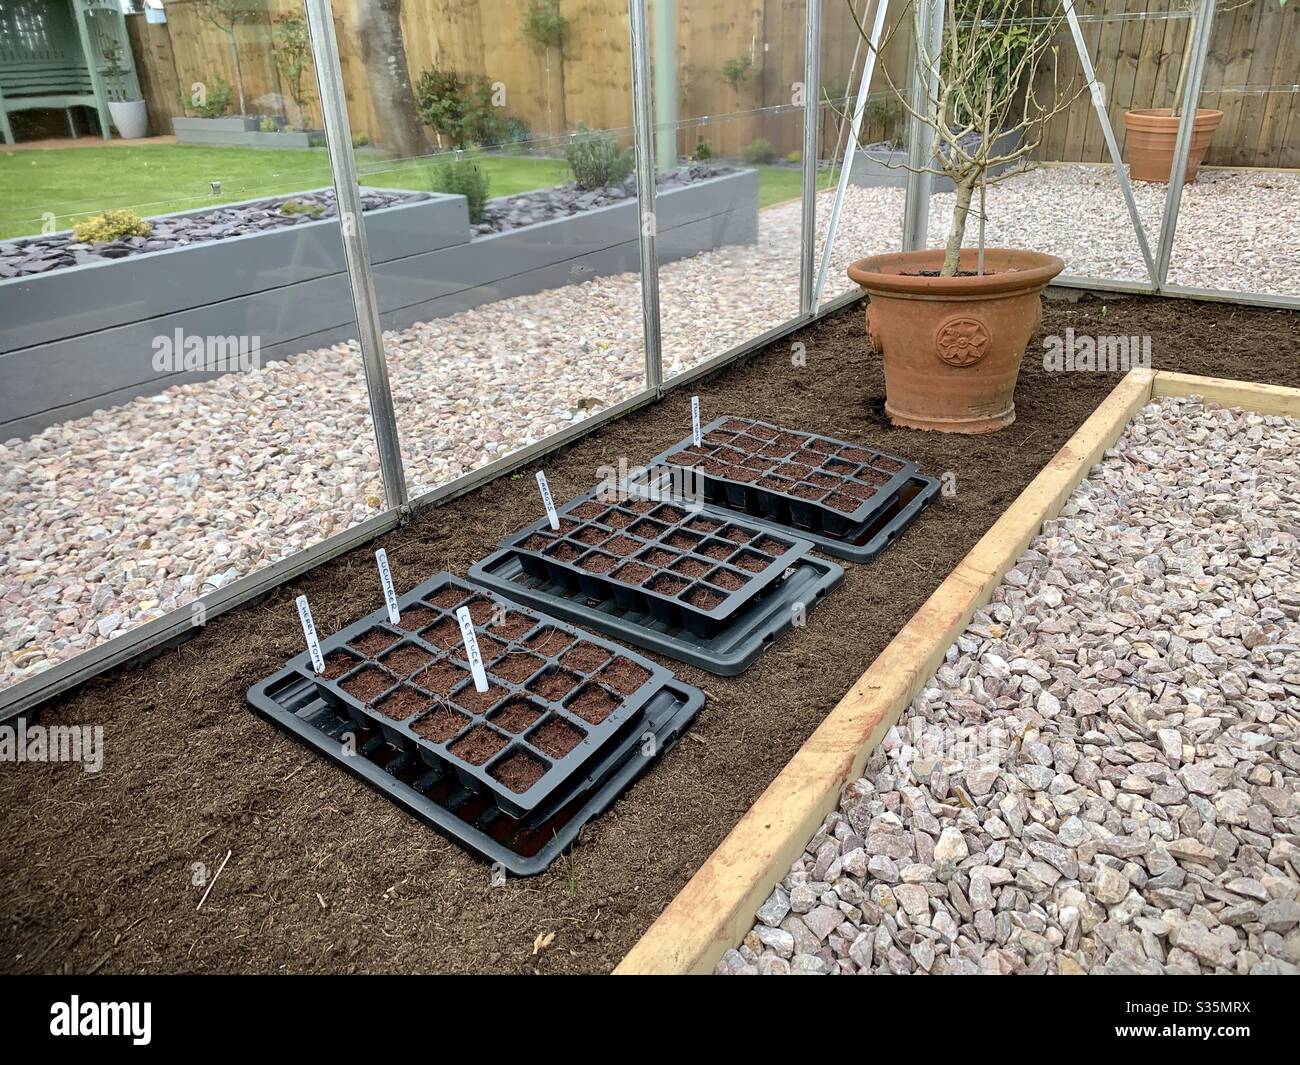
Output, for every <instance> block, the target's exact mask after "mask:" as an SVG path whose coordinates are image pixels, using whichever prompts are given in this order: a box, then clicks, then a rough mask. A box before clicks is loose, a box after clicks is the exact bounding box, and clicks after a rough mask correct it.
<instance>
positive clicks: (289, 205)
mask: <svg viewBox="0 0 1300 1065" xmlns="http://www.w3.org/2000/svg"><path fill="white" fill-rule="evenodd" d="M280 213H281V214H282V215H285V216H287V217H289V218H296V217H297V216H298V215H300V214H305V215H306V216H307V217H308V218H319V217H320V216H321V215H323V214H324V213H325V208H324V207H322V206H321V205H320V204H318V203H307V202H305V201H303V200H285V201H284V203H282V204H280Z"/></svg>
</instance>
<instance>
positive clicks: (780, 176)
mask: <svg viewBox="0 0 1300 1065" xmlns="http://www.w3.org/2000/svg"><path fill="white" fill-rule="evenodd" d="M482 163H483V167H484V169H485V170H486V171H487V174H488V179H489V182H490V189H491V193H490V194H491V195H492V196H509V195H512V194H514V193H517V192H527V191H529V190H531V189H540V188H546V187H547V186H550V185H558V184H562V183H563V182H565V181H568V180H570V175H569V168H568V167H567V166H566V165H565V163H563V162H562V161H557V160H554V159H543V158H523V157H518V156H499V155H488V156H483V157H482ZM357 165H358V170H359V172H360V177H361V181H362V183H364V184H368V185H375V186H381V187H387V188H399V189H429V188H431V187H432V184H433V171H434V169H435V164H433V163H432V162H431V161H429V160H411V161H404V162H392V161H390V160H386V159H382V158H379V157H376V156H366V155H359V156H358V157H357ZM331 180H332V179H331V175H330V169H329V162H328V160H327V158H326V155H325V152H324V151H323V150H308V151H267V150H261V149H256V148H204V147H200V146H197V145H182V144H167V145H152V146H141V147H131V148H128V147H119V148H53V149H48V150H39V149H37V150H28V151H3V150H0V238H6V237H17V236H25V235H29V234H33V233H39V232H40V231H41V230H42V228H43V225H44V222H45V220H46V219H47V217H48V214H51V213H52V214H53V215H54V226H55V228H57V229H67V228H68V227H70V226H71V225H72V223H73V222H75V221H77V220H78V219H80V218H83V217H86V216H88V215H94V214H99V213H101V212H103V211H106V210H111V209H114V208H123V207H129V208H131V209H132V210H134V211H135V212H136V213H137V214H140V215H142V216H149V215H158V214H166V213H167V212H169V211H184V210H189V209H192V208H196V207H204V206H209V205H213V204H218V203H228V202H230V201H233V200H248V199H253V198H256V197H259V196H275V195H284V194H287V193H293V192H300V191H303V190H305V189H314V188H320V187H322V186H326V185H329V184H330V183H331ZM824 180H826V181H833V180H834V177H833V175H832V174H831V173H830V172H827V173H826V174H825V176H824ZM214 181H219V182H221V193H220V195H219V196H218V195H213V193H212V184H211V183H212V182H214ZM801 181H802V175H801V173H800V171H799V170H798V169H796V168H792V167H781V166H764V167H760V168H759V206H760V207H767V206H770V205H771V204H774V203H781V202H783V201H785V200H792V199H797V198H798V197H799V193H800V186H801Z"/></svg>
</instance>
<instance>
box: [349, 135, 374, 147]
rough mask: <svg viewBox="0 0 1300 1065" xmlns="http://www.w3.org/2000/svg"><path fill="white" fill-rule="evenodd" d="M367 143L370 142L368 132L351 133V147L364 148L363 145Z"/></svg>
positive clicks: (365, 145)
mask: <svg viewBox="0 0 1300 1065" xmlns="http://www.w3.org/2000/svg"><path fill="white" fill-rule="evenodd" d="M369 144H370V134H369V133H364V132H363V133H354V134H352V147H354V148H365V147H367V146H368V145H369Z"/></svg>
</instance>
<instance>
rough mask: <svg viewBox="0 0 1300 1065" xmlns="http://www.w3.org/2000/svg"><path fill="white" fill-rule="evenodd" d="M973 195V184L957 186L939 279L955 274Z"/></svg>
mask: <svg viewBox="0 0 1300 1065" xmlns="http://www.w3.org/2000/svg"><path fill="white" fill-rule="evenodd" d="M974 193H975V186H974V184H973V183H962V184H959V185H958V186H957V199H956V202H954V203H953V205H952V226H951V227H950V228H949V230H948V247H947V250H946V251H945V253H944V257H943V269H942V270H940V271H939V276H940V277H952V276H953V275H954V274H956V273H957V258H958V256H959V255H961V244H962V241H963V240H965V239H966V219H967V217H968V216H969V215H970V201H971V196H972V195H974Z"/></svg>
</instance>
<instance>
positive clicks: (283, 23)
mask: <svg viewBox="0 0 1300 1065" xmlns="http://www.w3.org/2000/svg"><path fill="white" fill-rule="evenodd" d="M271 61H272V62H273V63H275V69H276V70H278V71H279V72H280V76H281V77H282V78H283V79H284V82H285V84H286V85H287V86H288V88H289V98H290V99H291V100H293V106H294V108H295V109H296V110H297V112H298V128H299V129H306V128H307V126H308V125H309V123H310V121H311V117H310V116H309V115H308V113H307V98H308V89H307V88H306V87H305V86H304V84H303V75H304V74H305V73H306V72H307V67H308V65H309V64H310V63H311V38H310V36H309V35H308V33H307V22H306V20H305V19H304V18H303V17H302V16H301V15H298V14H294V13H293V12H288V11H286V12H282V13H281V14H279V15H276V16H275V18H273V19H272V20H271ZM308 80H310V79H308Z"/></svg>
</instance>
